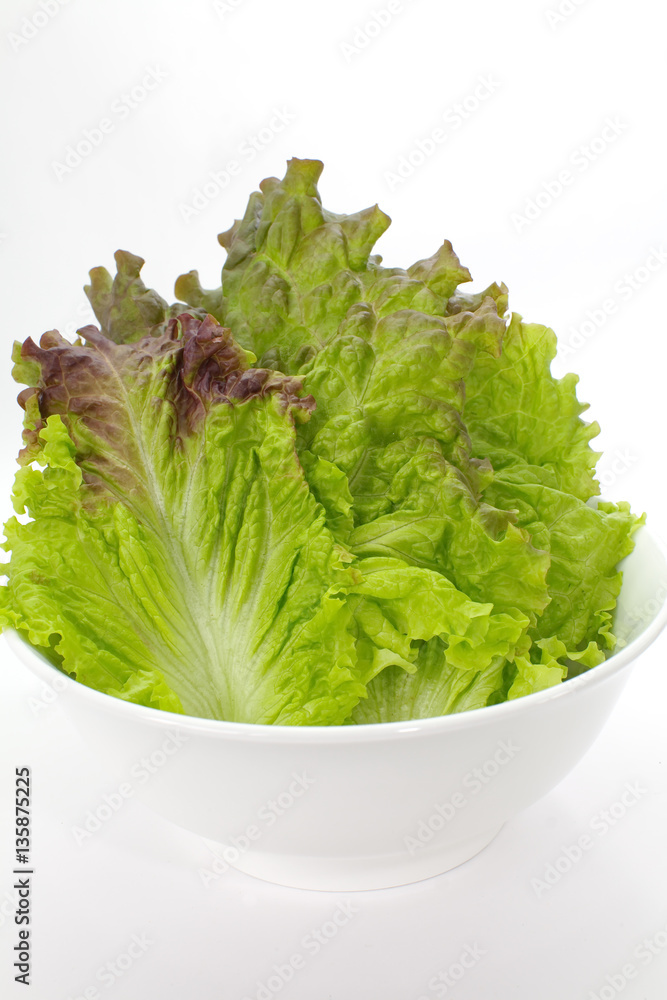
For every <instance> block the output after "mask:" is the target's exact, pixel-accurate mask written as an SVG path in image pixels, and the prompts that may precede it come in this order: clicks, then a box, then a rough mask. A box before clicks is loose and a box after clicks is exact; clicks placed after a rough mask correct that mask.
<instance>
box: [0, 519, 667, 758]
mask: <svg viewBox="0 0 667 1000" xmlns="http://www.w3.org/2000/svg"><path fill="white" fill-rule="evenodd" d="M640 532H641V534H642V536H643V537H644V538H645V539H646V540H647V541H648V542H649V544H650V545H651V546H652V547H653V548H654V549H655V550H657V551H658V552H659V553H660V554H661V555H662V556H663V558H664V559H665V562H667V546H666V545H665V543H664V542H663V541H662V539H661V538H660V537H658V536H656V535H655V534H654V532H653V531H651V530H650V529H648V528H647V527H646V526H645V525H641V526H640V527H639V528H638V530H637V533H636V535H635V538H636V537H637V536H638V535H639V533H640ZM633 551H634V550H633ZM632 554H633V553H630V554H629V555H628V556H626V557H625V558H626V559H628V558H631V557H632ZM624 561H625V560H623V562H624ZM621 565H622V564H621ZM663 589H664V590H665V594H664V595H663V597H662V601H661V604H660V606H659V608H658V610H657V612H656V614H655V616H654V618H653V619H652V620H651V621H650V622H649V623H648V625H647V626H646V628H644V629H643V631H642V632H640V633H639V635H638V636H636V637H635V638H634V639H633V640H632V641H631V642H629V643H627V645H625V646H623V648H622V649H620V650H619V651H618V652H616V653H613V654H612V655H611V656H610V657H609V659H608V660H605V661H604V662H603V663H600V664H598V666H596V667H593V668H591V669H590V670H587V671H586V672H585V673H582V674H579V675H578V676H577V677H572V678H570V679H569V680H567V681H563V682H562V683H561V684H558V685H556V686H555V687H551V688H546V689H544V690H542V691H537V692H534V693H533V694H528V695H524V696H523V697H521V698H516V699H513V700H512V701H505V702H500V703H499V704H497V705H484V706H482V707H481V708H472V709H468V710H467V711H465V712H459V713H455V714H452V715H436V716H431V717H429V718H426V719H410V720H403V721H399V722H365V723H359V724H357V725H336V726H290V725H284V724H277V725H269V724H263V723H256V722H232V721H227V720H222V719H205V718H202V717H200V716H195V715H180V714H177V713H175V712H167V711H165V710H164V709H159V708H150V707H148V706H146V705H136V704H134V703H133V702H129V701H125V700H124V699H122V698H115V697H114V696H113V695H110V694H106V693H105V692H102V691H97V690H95V689H94V688H91V687H88V686H87V685H85V684H82V683H80V682H79V681H77V680H75V679H74V678H73V677H70V676H69V675H68V674H65V673H63V672H62V671H61V670H59V669H58V667H56V666H55V665H54V664H53V663H51V662H50V661H49V660H47V659H46V657H44V656H43V655H42V654H41V653H40V652H39V650H38V649H37V648H36V647H34V646H31V645H30V643H29V642H28V641H27V638H23V637H22V636H21V634H20V632H19V631H18V630H16V629H14V628H6V629H5V631H4V636H5V640H6V643H7V645H8V646H9V648H10V649H11V651H12V653H14V655H16V656H17V658H18V659H20V660H21V661H22V662H23V663H25V664H26V666H28V667H29V669H31V670H32V672H33V673H34V674H36V675H37V676H39V677H40V678H41V679H42V680H43V681H45V682H46V683H47V684H49V683H50V680H51V679H52V678H53V676H54V675H57V677H58V679H59V681H60V679H62V682H63V683H64V684H65V688H61V691H65V690H70V691H72V692H75V693H76V694H77V695H78V696H79V697H80V698H83V699H86V698H88V699H91V700H92V703H93V704H94V705H96V706H97V707H98V708H100V709H102V710H103V711H105V712H108V713H112V714H118V715H120V716H128V715H129V716H132V717H133V718H134V719H135V720H136V721H139V720H143V721H144V722H146V723H148V724H149V725H151V726H158V727H160V728H166V729H172V730H174V729H177V730H190V731H192V732H198V733H201V734H204V733H207V734H211V735H214V736H219V737H220V736H233V737H234V738H235V739H239V740H242V741H252V742H262V743H276V744H295V743H312V744H321V743H341V744H350V743H365V742H368V741H376V740H386V739H394V738H396V737H400V738H403V737H414V736H416V735H429V734H430V735H432V734H434V733H439V732H451V731H455V730H458V729H468V728H474V727H476V726H479V725H485V724H487V723H489V724H492V723H493V722H494V720H495V721H499V720H501V719H503V718H506V719H507V721H508V722H509V721H510V720H511V719H512V718H513V717H515V716H516V715H518V714H521V713H525V712H529V711H534V710H536V709H538V708H540V707H543V706H545V705H549V704H551V703H552V702H554V701H558V700H560V699H565V698H574V697H576V696H577V694H578V692H581V691H584V690H586V689H589V688H592V687H594V686H597V685H599V684H602V683H604V682H605V681H606V680H608V679H609V678H610V677H613V676H615V675H616V674H618V673H619V672H620V671H621V670H623V669H624V668H625V667H627V666H629V665H630V664H631V663H633V662H634V660H636V659H637V657H638V656H639V655H640V654H641V653H643V652H644V651H645V650H646V649H648V647H649V646H650V645H651V644H652V643H653V642H654V641H655V640H656V639H657V637H658V636H659V635H660V633H661V632H662V630H663V629H664V628H665V626H667V586H666V587H664V588H663ZM658 593H659V592H658ZM655 599H656V600H657V599H658V598H657V595H656V598H655Z"/></svg>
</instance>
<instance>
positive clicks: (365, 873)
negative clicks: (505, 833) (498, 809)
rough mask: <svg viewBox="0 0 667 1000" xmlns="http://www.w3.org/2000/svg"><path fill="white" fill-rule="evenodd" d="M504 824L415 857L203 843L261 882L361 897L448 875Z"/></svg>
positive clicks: (429, 848) (405, 853)
mask: <svg viewBox="0 0 667 1000" xmlns="http://www.w3.org/2000/svg"><path fill="white" fill-rule="evenodd" d="M503 825H504V824H501V825H500V826H499V827H495V828H494V829H493V830H490V831H487V832H486V833H481V834H478V835H477V836H475V837H470V838H468V839H466V840H463V841H458V842H456V843H453V844H440V845H430V844H429V845H425V846H424V847H423V848H421V849H419V850H418V851H416V852H415V853H414V854H410V853H409V851H407V850H405V851H401V852H400V853H399V854H384V855H380V856H372V855H371V856H369V857H360V858H350V857H346V858H327V857H307V856H305V855H291V854H269V853H266V852H261V851H252V850H250V851H247V852H245V853H243V854H238V852H237V851H234V850H233V849H231V848H228V847H225V845H224V844H219V843H217V842H216V841H213V840H208V839H207V840H206V844H207V845H208V847H209V848H210V850H211V851H212V852H213V853H214V854H216V855H217V856H218V857H220V858H221V859H223V860H224V861H225V863H226V864H227V865H229V867H230V868H236V869H237V870H238V871H241V872H244V873H245V874H246V875H252V876H254V877H255V878H260V879H262V880H263V881H265V882H273V883H274V884H276V885H283V886H287V887H288V888H290V889H319V890H321V891H324V892H362V891H364V890H368V889H391V888H394V887H396V886H399V885H410V884H411V883H412V882H421V881H422V880H423V879H427V878H433V876H434V875H442V874H444V873H445V872H448V871H451V869H452V868H457V867H458V866H459V865H462V864H464V862H466V861H470V859H471V858H474V857H475V855H476V854H479V852H480V851H483V850H484V848H485V847H487V846H488V845H489V844H490V843H491V841H492V840H494V839H495V837H496V836H497V835H498V834H499V833H500V831H501V830H502V828H503ZM235 855H238V857H235Z"/></svg>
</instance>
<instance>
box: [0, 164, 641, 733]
mask: <svg viewBox="0 0 667 1000" xmlns="http://www.w3.org/2000/svg"><path fill="white" fill-rule="evenodd" d="M321 169H322V165H321V164H320V163H319V162H318V161H309V160H291V161H290V163H289V164H288V169H287V173H286V175H285V177H284V178H283V180H282V181H279V180H277V179H275V178H270V179H268V180H266V181H264V182H263V183H262V184H261V190H260V191H259V192H256V193H254V194H253V195H252V196H251V198H250V201H249V204H248V208H247V210H246V213H245V215H244V217H243V219H242V220H240V221H237V222H236V223H235V224H234V225H233V226H232V228H231V229H230V230H228V231H227V232H226V233H223V234H222V235H221V236H220V237H219V240H220V242H221V244H222V245H223V247H225V249H226V250H227V259H226V261H225V264H224V267H223V269H222V283H221V286H220V288H218V289H214V290H205V289H203V288H202V287H201V285H200V283H199V280H198V277H197V273H196V272H194V271H193V272H190V273H189V274H187V275H183V276H182V277H181V278H179V279H178V281H177V282H176V295H177V297H178V299H179V301H177V302H176V303H174V304H171V305H169V304H168V303H167V301H166V300H165V299H163V298H162V297H161V296H160V295H158V294H157V293H156V292H154V291H152V290H151V289H147V288H146V287H145V285H144V284H143V281H142V279H141V276H140V272H141V267H142V265H143V261H142V259H141V258H140V257H136V256H134V255H133V254H130V253H127V252H124V251H119V252H118V253H117V254H116V264H117V273H116V275H115V276H114V277H112V276H111V275H110V274H109V273H108V272H107V271H106V270H105V269H104V268H94V269H93V270H92V271H91V282H90V285H89V286H87V288H86V292H87V294H88V297H89V299H90V301H91V304H92V306H93V309H94V312H95V315H96V317H97V319H98V322H99V329H98V328H96V327H86V328H84V329H83V330H81V331H79V338H78V339H77V341H76V342H75V343H73V344H72V343H70V342H68V341H66V340H64V339H63V338H62V337H60V335H59V334H58V333H57V332H56V331H52V332H50V333H47V334H44V335H43V336H42V338H41V340H40V343H39V345H37V344H35V343H34V342H33V341H32V340H31V339H30V338H29V339H28V340H27V341H26V342H25V343H24V344H23V345H19V344H17V345H15V353H14V360H15V368H14V375H15V378H16V379H17V381H19V382H21V383H22V384H24V385H26V386H27V388H26V389H24V390H23V391H22V392H21V394H20V396H19V401H20V402H21V404H22V406H23V407H24V409H25V430H24V442H25V446H24V448H23V450H22V452H21V453H20V456H19V462H20V465H21V468H20V470H19V472H18V474H17V477H16V484H15V490H14V505H15V509H16V511H17V513H18V514H27V515H28V518H27V519H25V518H23V519H22V520H18V519H17V518H13V519H11V520H10V521H9V522H8V524H7V526H6V536H7V543H6V548H7V549H8V550H10V551H11V560H10V563H9V567H8V584H7V586H6V587H3V588H2V589H1V591H0V595H1V596H0V624H1V625H4V626H9V625H11V626H12V627H14V628H17V629H18V630H19V631H20V632H21V633H22V634H23V635H24V636H25V638H26V639H27V641H29V642H30V643H32V644H33V645H35V646H36V647H38V648H40V649H41V650H42V652H43V653H44V655H45V656H47V657H49V658H50V659H51V660H52V662H53V663H54V664H56V665H57V666H58V667H59V668H60V669H61V670H63V671H65V672H67V673H69V674H70V675H72V676H74V677H76V679H77V680H79V681H81V682H82V683H84V684H88V685H89V686H91V687H94V688H96V689H98V690H101V691H104V692H106V693H108V694H111V695H113V696H115V697H119V698H124V699H126V700H129V701H133V702H137V703H140V704H144V705H149V706H153V707H158V708H162V709H166V710H169V711H173V712H185V713H187V714H191V715H198V716H204V717H208V718H216V719H228V720H233V721H243V722H254V723H268V724H288V725H303V724H311V725H332V724H333V725H335V724H342V723H357V724H358V723H365V722H383V721H392V720H399V719H411V718H421V717H426V716H430V715H440V714H446V713H449V712H459V711H464V710H467V709H471V708H481V707H483V706H485V705H488V704H495V703H497V702H499V701H503V700H507V699H511V698H515V697H520V696H523V695H526V694H530V693H531V692H533V691H538V690H541V689H543V688H545V687H549V686H552V685H553V684H558V683H560V682H561V681H563V680H564V679H566V678H567V676H568V675H569V674H571V673H578V672H580V671H581V670H585V669H590V668H592V667H594V666H595V665H596V664H597V663H599V662H601V661H602V660H603V659H604V658H605V657H606V656H607V655H609V653H610V652H612V651H613V649H614V643H615V640H614V636H613V632H612V625H613V610H614V607H615V604H616V600H617V597H618V594H619V591H620V586H621V575H620V573H619V572H618V570H617V564H618V562H619V561H620V559H621V558H623V556H624V555H626V554H627V553H628V552H629V551H630V550H631V548H632V540H631V536H632V533H633V531H634V530H635V529H636V527H637V525H638V524H639V523H640V521H639V519H637V518H636V517H634V516H633V515H632V514H631V512H630V510H629V507H628V506H627V505H626V504H620V505H618V506H615V505H612V504H608V503H599V504H597V505H596V504H595V503H594V501H592V500H591V498H592V497H594V496H595V495H596V494H597V492H598V486H597V483H596V481H595V478H594V470H595V464H596V460H597V457H598V455H597V453H596V452H594V451H593V450H592V449H591V447H590V439H591V438H592V437H594V436H595V434H596V433H597V431H598V428H597V425H595V424H587V423H585V422H584V420H583V419H582V417H581V414H582V412H583V411H584V409H585V407H584V406H583V405H582V404H580V403H579V402H578V400H577V397H576V378H575V377H574V376H567V377H566V378H564V379H561V380H560V381H558V380H555V379H554V378H553V377H552V376H551V373H550V364H551V361H552V360H553V357H554V353H555V336H554V334H553V333H552V332H551V331H549V330H547V329H546V328H545V327H540V326H535V325H528V324H524V323H523V321H522V320H521V318H520V317H519V316H517V315H512V316H510V317H508V316H507V315H506V308H507V290H506V288H505V287H504V286H503V285H497V284H493V285H491V286H489V288H487V289H486V290H485V291H483V292H481V293H477V294H469V293H466V292H464V291H461V289H460V287H459V286H460V285H461V284H463V283H465V282H467V281H469V280H470V274H469V272H468V271H467V269H466V268H465V267H463V266H462V265H461V264H460V262H459V260H458V258H457V257H456V255H455V254H454V252H453V250H452V247H451V244H449V243H448V242H445V243H444V244H443V246H442V247H441V248H440V249H439V250H438V251H437V252H436V253H435V254H433V255H432V256H431V257H429V258H426V259H424V260H420V261H418V262H417V263H416V264H414V265H412V266H411V267H409V268H407V269H406V270H403V269H401V268H386V267H383V266H382V260H381V258H380V257H378V256H374V255H372V249H373V246H374V244H375V242H376V241H377V239H378V238H379V237H380V236H381V235H382V233H383V232H384V231H385V229H386V228H387V226H388V224H389V219H388V218H387V216H386V215H384V213H383V212H381V211H380V209H379V208H378V207H377V206H375V207H373V208H371V209H368V210H366V211H362V212H358V213H356V214H354V215H347V216H346V215H338V214H334V213H331V212H328V211H326V210H325V209H324V208H323V207H322V204H321V201H320V197H319V193H318V190H317V180H318V178H319V175H320V172H321Z"/></svg>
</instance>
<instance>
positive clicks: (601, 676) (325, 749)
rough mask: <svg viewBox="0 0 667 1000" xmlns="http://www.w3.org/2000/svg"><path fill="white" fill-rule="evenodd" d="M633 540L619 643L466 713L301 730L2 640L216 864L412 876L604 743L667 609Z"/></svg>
mask: <svg viewBox="0 0 667 1000" xmlns="http://www.w3.org/2000/svg"><path fill="white" fill-rule="evenodd" d="M636 542H637V544H636V548H635V550H634V552H633V553H632V555H631V556H629V557H628V558H627V559H626V561H625V565H624V567H623V568H624V573H625V578H624V584H623V591H622V596H621V600H620V602H619V608H618V614H617V620H616V629H615V631H616V633H617V634H618V635H619V637H620V640H621V643H622V646H621V648H619V650H618V652H616V653H615V654H614V655H613V656H612V657H611V658H610V659H609V660H607V661H606V662H605V663H604V664H602V665H600V666H598V667H595V668H594V669H593V670H591V671H590V672H588V673H585V674H582V675H581V676H579V677H575V678H573V679H571V680H569V681H566V682H565V683H564V684H562V685H560V686H558V687H555V688H551V689H549V690H547V691H542V692H539V693H538V694H534V695H529V696H528V697H526V698H521V699H518V700H516V701H512V702H508V703H506V704H501V705H496V706H493V707H490V708H482V709H477V710H474V711H470V712H465V713H462V714H460V715H450V716H444V717H440V718H433V719H422V720H418V721H414V722H394V723H382V724H374V725H364V726H331V727H315V726H308V727H302V728H297V727H291V726H258V725H249V724H245V723H233V722H217V721H214V720H209V719H197V718H193V717H191V716H178V715H172V714H170V713H168V712H160V711H156V710H153V709H149V708H143V707H141V706H137V705H132V704H129V703H127V702H124V701H120V700H118V699H116V698H112V697H109V696H108V695H105V694H100V693H99V692H97V691H93V690H91V689H90V688H87V687H85V686H84V685H82V684H79V683H78V682H77V681H74V680H71V679H70V678H68V677H65V676H64V675H63V674H61V673H60V672H59V671H58V670H56V668H55V667H53V666H52V665H51V664H50V663H48V662H47V661H46V660H45V659H44V658H42V657H41V656H40V655H39V654H38V653H36V652H35V651H34V650H33V649H32V648H31V647H30V646H28V645H27V644H26V643H25V642H24V641H23V640H22V639H21V638H20V637H19V636H18V635H17V633H15V632H8V633H7V640H8V643H9V645H10V647H11V649H12V650H13V651H14V652H15V653H16V655H17V656H18V657H19V658H20V659H21V660H22V661H23V663H25V664H26V666H28V667H29V668H30V669H31V670H32V671H33V672H34V673H35V674H37V676H38V677H40V678H41V679H42V680H44V681H46V682H47V683H48V684H49V685H50V686H51V687H53V688H54V689H55V690H56V691H57V692H58V694H59V699H60V700H61V703H62V704H63V706H64V707H65V708H66V710H67V711H68V712H69V713H70V715H71V718H72V720H73V721H74V723H75V724H76V726H77V727H78V729H79V731H80V732H81V734H82V736H83V738H84V740H85V741H86V743H87V744H88V745H89V746H90V748H91V749H92V750H94V751H95V752H96V753H97V754H98V756H99V757H100V758H102V759H103V761H104V762H106V764H107V765H108V767H109V769H110V770H111V771H112V772H114V773H115V774H116V775H117V778H118V781H119V786H118V787H119V788H120V792H119V794H125V793H124V792H123V786H125V789H126V790H127V788H128V787H129V788H130V789H131V791H132V794H134V795H136V796H137V797H140V798H141V799H142V800H143V801H145V802H146V803H147V804H148V805H149V806H151V807H152V808H153V809H154V810H155V811H156V812H158V813H160V814H161V815H163V816H165V817H167V818H168V819H170V820H172V821H173V822H175V823H178V824H179V825H180V826H182V827H185V828H186V829H188V830H191V831H194V832H195V833H198V834H200V835H201V836H202V837H204V838H207V839H208V840H209V841H213V842H215V844H217V845H219V846H218V854H219V856H220V861H219V862H217V865H218V870H220V868H221V866H225V865H227V864H230V865H232V866H233V867H236V868H239V869H241V870H242V871H244V872H248V873H250V874H251V875H256V876H258V877H260V878H263V879H267V880H269V881H272V882H277V883H279V884H282V885H288V886H297V887H303V888H309V889H328V890H332V889H333V890H353V889H374V888H382V887H388V886H395V885H402V884H405V883H408V882H414V881H417V880H419V879H423V878H427V877H429V876H432V875H436V874H439V873H441V872H445V871H447V870H449V869H450V868H453V867H455V866H456V865H459V864H461V863H462V862H463V861H466V860H468V859H469V858H471V857H473V856H474V855H475V854H476V853H477V852H478V851H480V850H482V848H483V847H485V846H486V845H487V844H488V843H489V842H490V841H491V840H492V839H493V838H494V837H495V835H496V834H497V833H498V831H499V830H500V828H501V827H502V826H503V824H504V823H505V822H506V821H507V820H508V819H510V818H511V817H512V816H514V815H515V814H516V813H517V812H518V811H519V810H520V809H523V808H524V807H525V806H528V805H530V804H531V803H532V802H535V801H536V799H538V798H540V797H541V796H542V795H544V794H545V793H546V792H548V791H549V789H551V788H552V787H553V786H554V785H556V784H557V783H558V782H559V781H560V780H561V779H562V778H563V777H564V776H565V775H566V774H567V773H568V772H569V771H570V770H571V768H572V767H573V766H574V765H575V764H576V763H577V761H578V760H579V759H580V758H581V757H582V756H583V754H584V753H585V752H586V750H587V749H588V747H589V746H590V745H591V744H592V743H593V741H594V740H595V738H596V736H597V735H598V733H599V732H600V730H601V729H602V727H603V725H604V723H605V721H606V719H607V717H608V716H609V714H610V712H611V710H612V708H613V706H614V704H615V702H616V700H617V698H618V697H619V695H620V693H621V691H622V689H623V686H624V684H625V682H626V680H627V678H628V675H629V672H630V665H631V664H632V663H633V661H634V660H636V658H637V657H638V656H639V654H640V653H642V652H643V651H644V650H645V649H646V648H647V646H649V644H650V643H651V642H653V640H654V639H655V638H656V636H657V635H658V634H659V632H660V630H661V629H662V628H663V627H664V625H665V623H666V621H667V605H666V601H665V599H666V597H667V558H666V556H665V552H664V550H663V549H662V547H661V546H660V545H659V544H658V543H657V542H656V540H655V539H653V538H652V536H651V534H650V533H649V532H648V531H647V529H646V528H641V529H640V530H639V532H638V533H637V536H636ZM91 822H94V817H93V819H92V820H91Z"/></svg>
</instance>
